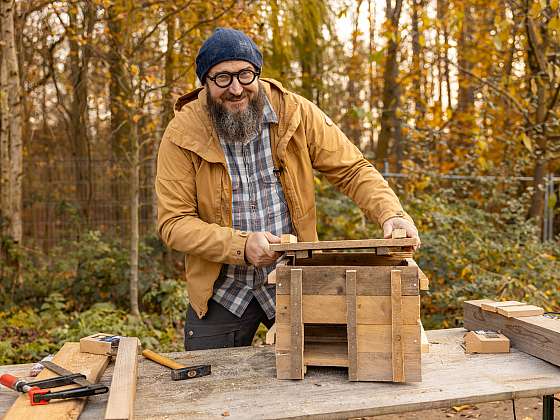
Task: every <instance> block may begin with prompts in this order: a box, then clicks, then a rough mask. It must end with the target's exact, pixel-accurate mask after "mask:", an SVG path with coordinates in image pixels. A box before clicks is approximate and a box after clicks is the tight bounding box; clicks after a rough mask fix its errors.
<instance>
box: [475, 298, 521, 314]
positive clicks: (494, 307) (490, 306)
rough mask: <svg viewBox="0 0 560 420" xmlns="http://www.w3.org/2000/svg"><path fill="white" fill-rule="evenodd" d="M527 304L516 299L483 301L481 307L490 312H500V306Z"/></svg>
mask: <svg viewBox="0 0 560 420" xmlns="http://www.w3.org/2000/svg"><path fill="white" fill-rule="evenodd" d="M519 305H525V303H523V302H518V301H516V300H506V301H503V302H483V303H482V304H481V305H480V307H481V308H482V309H483V310H485V311H489V312H498V307H506V306H519Z"/></svg>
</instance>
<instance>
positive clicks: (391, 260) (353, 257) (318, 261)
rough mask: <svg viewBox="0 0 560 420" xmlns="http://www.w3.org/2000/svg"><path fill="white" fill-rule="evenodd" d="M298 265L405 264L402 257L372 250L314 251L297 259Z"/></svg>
mask: <svg viewBox="0 0 560 420" xmlns="http://www.w3.org/2000/svg"><path fill="white" fill-rule="evenodd" d="M298 265H301V266H308V265H329V266H336V265H342V266H378V265H382V266H386V265H389V266H398V265H406V262H405V260H404V259H403V258H400V257H394V256H386V257H383V256H378V255H376V254H375V253H374V252H335V251H329V252H321V253H319V252H314V253H313V256H312V257H311V258H308V259H306V260H302V261H298Z"/></svg>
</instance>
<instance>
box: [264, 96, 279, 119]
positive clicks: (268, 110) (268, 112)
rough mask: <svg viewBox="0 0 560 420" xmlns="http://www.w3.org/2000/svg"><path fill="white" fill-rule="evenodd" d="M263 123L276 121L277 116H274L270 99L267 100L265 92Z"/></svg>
mask: <svg viewBox="0 0 560 420" xmlns="http://www.w3.org/2000/svg"><path fill="white" fill-rule="evenodd" d="M263 123H265V124H270V123H278V117H277V116H276V113H275V112H274V109H272V105H270V101H269V100H268V96H266V94H265V95H264V107H263Z"/></svg>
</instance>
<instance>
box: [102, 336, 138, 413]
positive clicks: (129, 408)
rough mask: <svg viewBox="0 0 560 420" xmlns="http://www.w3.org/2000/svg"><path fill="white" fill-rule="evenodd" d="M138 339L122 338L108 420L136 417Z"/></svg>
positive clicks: (112, 382) (109, 401)
mask: <svg viewBox="0 0 560 420" xmlns="http://www.w3.org/2000/svg"><path fill="white" fill-rule="evenodd" d="M138 344H139V341H138V338H136V337H122V338H121V340H120V343H119V350H118V352H117V360H116V361H115V368H114V370H113V380H112V381H111V391H110V393H109V400H108V401H107V409H106V410H105V419H106V420H123V419H131V418H132V417H133V416H134V399H135V398H136V380H137V377H138Z"/></svg>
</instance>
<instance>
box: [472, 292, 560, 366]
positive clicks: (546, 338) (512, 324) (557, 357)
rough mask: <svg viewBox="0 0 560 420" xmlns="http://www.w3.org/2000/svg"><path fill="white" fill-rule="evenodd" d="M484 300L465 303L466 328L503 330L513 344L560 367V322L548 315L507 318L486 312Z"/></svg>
mask: <svg viewBox="0 0 560 420" xmlns="http://www.w3.org/2000/svg"><path fill="white" fill-rule="evenodd" d="M483 302H489V300H471V301H466V302H464V303H463V311H464V322H465V328H466V329H468V330H471V331H473V330H493V331H499V332H501V333H502V334H504V335H505V336H506V337H507V338H509V340H510V342H511V346H512V347H515V348H517V349H519V350H521V351H524V352H525V353H528V354H530V355H533V356H535V357H539V358H541V359H543V360H546V361H547V362H550V363H552V364H554V365H556V366H560V321H559V320H557V319H552V318H547V317H545V316H542V315H540V316H529V317H520V318H515V317H514V318H506V317H505V316H503V315H500V314H498V313H493V312H488V311H484V310H482V308H481V304H482V303H483Z"/></svg>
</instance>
